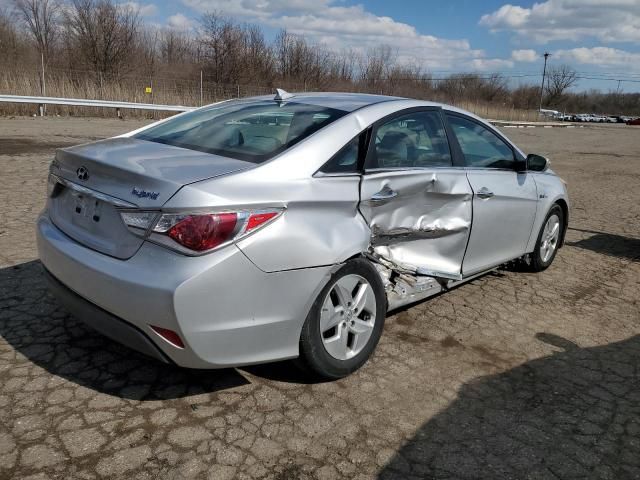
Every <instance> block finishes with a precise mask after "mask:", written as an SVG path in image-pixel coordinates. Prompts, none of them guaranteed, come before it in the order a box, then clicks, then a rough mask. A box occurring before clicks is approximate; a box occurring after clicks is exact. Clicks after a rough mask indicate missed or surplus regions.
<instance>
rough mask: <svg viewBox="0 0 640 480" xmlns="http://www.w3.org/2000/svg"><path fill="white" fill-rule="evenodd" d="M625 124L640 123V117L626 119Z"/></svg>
mask: <svg viewBox="0 0 640 480" xmlns="http://www.w3.org/2000/svg"><path fill="white" fill-rule="evenodd" d="M627 125H640V118H634V119H633V120H628V121H627Z"/></svg>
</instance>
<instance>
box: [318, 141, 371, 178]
mask: <svg viewBox="0 0 640 480" xmlns="http://www.w3.org/2000/svg"><path fill="white" fill-rule="evenodd" d="M362 136H363V134H360V135H358V136H357V137H356V138H354V139H353V140H351V141H350V142H349V143H347V144H346V145H345V146H344V147H342V149H341V150H340V151H339V152H338V153H336V154H335V155H334V156H333V157H332V158H331V160H329V161H328V162H327V163H325V164H324V165H323V166H322V168H321V169H320V171H321V172H322V173H354V172H357V171H358V152H359V151H360V137H362Z"/></svg>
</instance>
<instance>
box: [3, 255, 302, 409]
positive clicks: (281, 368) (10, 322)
mask: <svg viewBox="0 0 640 480" xmlns="http://www.w3.org/2000/svg"><path fill="white" fill-rule="evenodd" d="M0 336H1V337H2V338H3V339H4V341H5V342H7V343H8V344H9V345H10V346H11V347H12V348H13V349H14V350H15V351H16V352H17V354H18V355H23V356H24V357H26V359H27V360H28V361H30V362H33V363H34V364H36V365H38V366H39V367H42V368H44V369H45V370H47V371H48V372H49V373H51V374H53V375H57V376H60V377H62V378H65V379H67V380H69V381H71V382H74V383H76V384H79V385H82V386H84V387H87V388H90V389H93V390H96V391H99V392H101V393H107V394H110V395H114V396H118V397H121V398H127V399H134V400H158V399H171V398H181V397H188V396H190V395H197V394H201V393H213V392H218V391H222V390H226V389H230V388H234V387H238V386H241V385H245V384H248V383H249V380H248V379H247V378H246V377H245V376H243V375H242V374H241V373H240V372H239V371H238V370H236V369H224V370H191V369H185V368H180V367H177V366H174V365H167V364H164V363H161V362H159V361H157V360H155V359H153V358H150V357H147V356H144V355H141V354H139V353H137V352H135V351H133V350H130V349H128V348H126V347H124V346H122V345H120V344H118V343H116V342H114V341H112V340H110V339H108V338H106V337H104V336H102V335H100V334H99V333H97V332H95V331H94V330H92V329H91V328H89V327H87V326H85V325H84V324H83V323H82V322H80V321H78V320H76V319H75V318H73V317H72V316H70V315H69V314H68V313H67V312H66V311H65V310H64V309H63V308H62V307H61V306H59V305H58V303H57V301H56V300H55V298H53V296H52V295H50V294H49V293H48V289H47V286H46V281H45V278H44V272H43V269H42V265H41V264H40V262H39V261H32V262H27V263H24V264H21V265H16V266H13V267H7V268H3V269H0ZM4 358H5V360H6V358H7V357H6V356H5V357H4ZM14 364H15V365H24V363H22V362H19V360H18V361H14ZM245 370H246V371H247V372H249V373H250V374H252V375H255V376H258V377H265V378H269V379H274V380H278V381H282V382H295V383H309V382H310V381H312V380H310V379H309V378H306V377H305V376H304V374H303V373H302V372H300V371H299V370H297V369H296V368H294V367H293V366H292V365H290V362H280V363H275V364H271V365H265V366H259V367H258V366H256V367H247V368H246V369H245ZM4 371H5V372H7V371H6V370H4ZM1 372H2V370H0V381H1V378H2V373H1ZM5 375H6V373H5Z"/></svg>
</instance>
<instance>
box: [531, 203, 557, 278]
mask: <svg viewBox="0 0 640 480" xmlns="http://www.w3.org/2000/svg"><path fill="white" fill-rule="evenodd" d="M563 228H564V214H563V212H562V208H560V206H559V205H554V206H553V207H552V208H551V210H549V213H548V214H547V218H545V220H544V223H543V224H542V228H541V229H540V233H539V234H538V241H537V242H536V248H535V250H534V251H533V252H532V253H531V255H530V257H531V258H530V263H529V270H531V271H533V272H541V271H542V270H545V269H546V268H547V267H549V265H551V263H552V262H553V259H554V258H555V257H556V253H558V247H559V246H560V239H561V238H562V230H563Z"/></svg>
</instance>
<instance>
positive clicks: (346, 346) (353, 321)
mask: <svg viewBox="0 0 640 480" xmlns="http://www.w3.org/2000/svg"><path fill="white" fill-rule="evenodd" d="M375 321H376V298H375V293H374V292H373V288H372V287H371V284H370V283H369V282H368V281H367V280H366V279H365V278H363V277H361V276H360V275H345V276H344V277H341V278H339V279H338V280H337V281H336V282H335V283H334V284H333V286H332V287H331V288H330V289H329V292H328V293H327V295H326V297H325V299H324V301H323V303H322V310H321V311H320V336H321V338H322V343H323V345H324V348H325V350H326V351H327V353H328V354H329V355H331V356H332V357H333V358H336V359H338V360H348V359H350V358H353V357H355V356H356V355H358V353H360V352H361V351H362V349H363V348H364V347H365V346H366V345H367V343H369V339H370V338H371V334H372V333H373V327H374V324H375Z"/></svg>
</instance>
